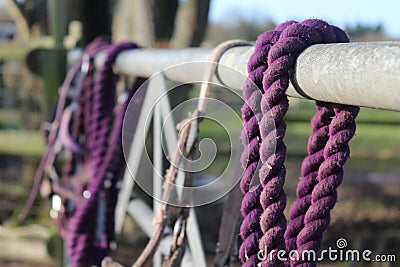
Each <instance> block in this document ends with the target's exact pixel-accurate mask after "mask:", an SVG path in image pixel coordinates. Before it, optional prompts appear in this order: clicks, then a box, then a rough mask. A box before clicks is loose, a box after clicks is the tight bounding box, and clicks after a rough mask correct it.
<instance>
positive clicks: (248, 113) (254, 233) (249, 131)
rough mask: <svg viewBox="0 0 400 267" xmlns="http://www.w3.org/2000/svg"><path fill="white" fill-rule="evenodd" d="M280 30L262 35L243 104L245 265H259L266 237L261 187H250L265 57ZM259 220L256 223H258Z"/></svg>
mask: <svg viewBox="0 0 400 267" xmlns="http://www.w3.org/2000/svg"><path fill="white" fill-rule="evenodd" d="M279 34H280V32H279V31H274V32H268V33H266V35H267V36H263V37H264V38H261V37H259V38H258V39H257V41H256V44H255V47H256V49H257V50H258V51H259V52H258V53H254V54H253V55H252V56H251V57H250V60H249V63H248V67H247V68H248V72H249V77H248V79H247V80H246V82H245V85H244V88H243V95H244V98H245V103H244V105H243V107H242V109H241V110H242V117H243V120H244V125H245V126H244V128H243V131H242V135H241V139H242V143H243V145H244V151H243V153H242V156H241V162H242V168H243V170H244V173H243V176H242V179H241V182H240V186H241V189H242V192H243V194H244V195H245V196H244V198H243V201H242V215H243V217H244V220H243V222H242V225H241V228H240V234H241V237H242V240H243V243H242V245H241V247H240V251H239V257H240V259H241V261H242V263H243V266H255V265H256V264H257V263H258V262H259V260H258V259H257V252H258V242H259V238H260V237H261V236H262V231H261V228H260V227H259V225H258V221H259V219H260V217H261V212H262V208H261V205H260V203H259V201H258V199H259V195H260V193H261V187H257V188H256V189H253V190H250V186H251V183H252V181H253V177H254V175H255V173H256V171H257V168H258V164H259V158H260V156H259V144H260V142H261V136H260V131H259V120H260V118H261V110H260V106H259V104H258V103H259V102H260V99H261V95H262V92H263V91H262V76H263V73H264V71H266V69H267V66H266V65H265V58H266V57H267V55H268V52H269V49H270V48H271V46H272V45H273V43H274V42H275V41H276V40H278V38H279ZM254 221H256V225H254V223H252V222H254Z"/></svg>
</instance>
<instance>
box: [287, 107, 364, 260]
mask: <svg viewBox="0 0 400 267" xmlns="http://www.w3.org/2000/svg"><path fill="white" fill-rule="evenodd" d="M333 107H334V112H335V116H334V117H333V118H332V122H331V123H330V125H329V140H328V142H327V144H326V146H325V148H324V162H322V163H321V166H320V168H319V170H318V176H317V180H318V183H317V184H316V185H315V187H314V189H313V190H312V194H311V205H310V207H309V208H308V210H307V212H306V214H305V217H304V228H303V229H302V230H301V231H300V233H299V235H298V237H297V246H298V251H299V252H300V253H301V252H302V251H304V250H313V251H315V252H317V251H319V249H320V248H321V243H322V235H323V232H324V231H325V230H326V229H327V227H328V225H329V223H330V211H331V209H332V208H333V207H334V206H335V204H336V201H337V188H338V186H339V185H340V184H341V183H342V181H343V166H344V164H345V163H346V161H347V160H348V158H349V156H350V147H349V141H350V140H351V138H352V137H353V136H354V135H355V131H356V124H355V118H356V117H357V114H358V112H359V108H358V107H354V106H346V105H338V104H334V105H333ZM300 265H301V266H309V267H311V266H316V262H315V261H310V262H305V259H300V261H299V262H295V263H294V264H293V266H300Z"/></svg>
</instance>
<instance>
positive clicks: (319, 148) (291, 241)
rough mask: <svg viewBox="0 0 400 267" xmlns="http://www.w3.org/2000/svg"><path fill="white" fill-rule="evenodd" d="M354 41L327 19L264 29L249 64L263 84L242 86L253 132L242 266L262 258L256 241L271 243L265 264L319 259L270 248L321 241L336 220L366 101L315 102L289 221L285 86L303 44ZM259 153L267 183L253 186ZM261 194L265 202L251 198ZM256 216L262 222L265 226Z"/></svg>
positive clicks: (248, 132) (245, 181) (264, 246)
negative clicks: (290, 256)
mask: <svg viewBox="0 0 400 267" xmlns="http://www.w3.org/2000/svg"><path fill="white" fill-rule="evenodd" d="M348 41H349V39H348V37H347V35H346V33H344V32H343V31H342V30H340V29H339V28H337V27H335V26H331V25H329V24H327V23H326V22H323V21H321V20H316V19H309V20H306V21H303V22H301V23H296V22H293V21H290V22H286V23H284V24H282V25H280V26H278V27H277V28H276V29H275V30H274V31H269V32H266V33H264V34H262V35H260V36H259V38H258V40H257V42H256V45H255V51H254V54H253V55H252V57H251V58H250V61H249V67H248V70H249V80H251V81H253V82H254V83H255V84H256V85H257V86H258V87H259V88H260V89H259V90H254V89H251V88H252V87H249V86H248V85H247V83H246V84H245V86H244V90H243V94H244V97H245V100H246V104H245V105H244V106H243V108H242V114H243V118H244V121H245V130H244V134H243V135H242V139H243V140H248V141H247V142H246V141H245V142H243V143H244V145H245V149H244V153H243V154H244V155H245V154H246V155H247V154H250V155H249V157H248V158H245V156H244V157H243V158H242V165H243V167H244V170H245V171H244V176H243V178H242V183H241V186H242V191H243V193H244V194H245V197H244V200H243V203H242V213H243V216H244V217H245V219H244V221H243V223H242V227H241V236H242V238H243V244H242V247H241V253H240V258H241V260H242V263H243V266H255V265H254V264H256V263H257V259H254V257H256V256H255V255H256V253H257V252H258V251H259V250H257V249H255V247H256V245H257V243H258V247H259V249H260V250H263V251H267V254H266V256H265V260H264V261H263V262H262V263H261V266H283V265H289V264H291V265H292V266H297V265H301V266H315V262H303V261H299V262H294V261H293V262H289V261H287V262H281V261H279V259H278V258H277V257H276V256H277V254H276V253H275V254H273V255H272V254H271V255H270V254H269V252H271V251H272V250H275V251H276V250H286V251H290V250H296V249H297V250H299V252H301V251H303V250H304V249H312V250H315V251H318V250H319V249H320V246H321V241H322V234H323V232H324V231H325V230H326V228H327V226H328V225H329V221H330V210H331V209H332V208H333V206H334V204H335V203H336V199H337V191H336V189H337V187H338V186H339V184H340V183H341V181H342V179H343V165H344V163H345V162H346V160H347V159H348V157H349V146H348V142H349V141H350V139H351V138H352V137H353V135H354V133H355V118H356V116H357V114H358V111H359V108H358V107H353V106H346V105H336V104H329V103H322V102H317V103H316V105H317V114H316V115H315V116H314V118H313V119H312V134H311V137H310V139H309V144H308V147H307V151H308V155H307V157H306V158H305V159H304V161H303V164H302V179H301V181H300V182H299V185H298V188H297V200H296V201H295V203H294V204H293V206H292V208H291V211H290V222H289V223H288V226H287V227H286V219H285V216H284V214H283V211H284V209H285V206H286V194H285V192H284V190H283V185H284V182H285V176H286V169H285V166H284V161H285V159H286V146H285V143H284V136H285V133H286V123H285V120H284V116H285V114H286V112H287V110H288V99H287V97H286V95H285V93H286V89H287V88H288V85H289V81H290V78H291V75H292V73H294V67H295V62H296V59H297V56H298V55H299V54H300V53H301V52H302V51H304V49H306V48H307V47H309V46H311V45H314V44H318V43H335V42H348ZM257 70H259V71H258V72H257ZM261 77H262V86H260V80H261ZM249 88H250V89H249ZM260 93H262V96H261V95H260ZM259 111H260V112H261V114H260V112H259ZM254 140H257V142H256V141H254ZM271 144H276V151H275V153H274V154H272V155H270V154H269V153H268V151H270V149H271ZM257 149H258V151H257ZM259 160H261V163H262V164H261V167H260V170H259V178H260V183H261V186H259V187H258V188H257V189H256V190H254V191H250V192H249V185H250V184H251V181H252V177H253V176H254V174H255V172H256V164H257V163H258V161H259ZM260 187H261V188H260ZM257 193H259V196H258V197H257V196H256V195H257ZM254 201H259V203H249V202H254ZM260 205H261V206H260ZM249 207H252V208H251V209H250V208H249ZM260 207H261V211H260ZM260 212H261V214H260ZM255 221H257V222H259V227H258V225H257V224H255V223H254V222H255ZM254 225H257V226H254ZM249 228H252V229H249ZM260 230H261V232H260ZM285 231H286V232H285ZM260 234H261V235H260ZM250 252H251V253H250ZM249 253H250V254H249Z"/></svg>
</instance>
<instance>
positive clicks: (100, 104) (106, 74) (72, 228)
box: [22, 38, 144, 267]
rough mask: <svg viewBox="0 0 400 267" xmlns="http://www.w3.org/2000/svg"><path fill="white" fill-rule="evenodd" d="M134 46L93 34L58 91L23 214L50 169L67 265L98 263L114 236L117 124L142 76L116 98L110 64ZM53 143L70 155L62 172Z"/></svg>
mask: <svg viewBox="0 0 400 267" xmlns="http://www.w3.org/2000/svg"><path fill="white" fill-rule="evenodd" d="M135 48H138V46H137V45H136V44H134V43H129V42H123V43H119V44H116V45H111V44H110V42H109V41H108V40H107V39H105V38H97V39H96V40H95V41H93V43H91V44H90V45H89V46H88V47H87V49H86V51H85V53H84V56H83V59H82V60H81V61H79V62H78V63H77V64H76V65H75V66H74V67H73V68H72V69H71V72H70V73H69V74H68V76H67V79H66V81H65V83H64V85H63V87H62V90H61V93H60V98H59V102H58V105H57V112H56V116H55V120H54V122H53V125H55V127H53V129H52V132H51V134H50V136H52V138H51V140H49V143H48V147H47V149H46V153H45V155H44V156H43V159H42V161H41V164H40V165H39V168H38V170H37V174H36V182H35V186H34V188H33V190H32V194H31V196H30V199H29V201H28V203H27V208H26V209H25V213H24V214H22V215H23V216H26V212H28V211H29V208H30V206H31V205H32V203H33V200H34V199H35V196H36V194H37V191H38V189H37V187H39V186H40V181H41V177H42V176H43V173H44V172H45V171H47V172H48V173H49V170H52V171H51V174H50V176H53V179H52V180H51V184H52V191H53V194H55V195H58V196H59V197H60V198H61V203H62V208H61V209H60V210H59V211H58V214H57V216H54V220H55V222H56V223H57V225H58V228H59V232H60V234H61V236H62V237H63V238H64V239H65V240H66V241H67V245H68V252H69V258H70V264H71V266H74V267H79V266H82V267H83V266H85V267H86V266H92V265H96V266H100V264H101V260H102V259H103V258H104V257H105V256H107V254H108V252H109V250H110V244H111V242H112V241H113V240H114V238H115V236H114V235H115V233H114V210H115V205H116V201H117V193H118V188H117V184H118V181H119V179H120V178H121V176H122V172H123V170H124V169H125V168H124V160H123V154H122V140H121V138H122V123H123V118H124V115H125V112H126V109H127V106H128V103H129V101H130V99H131V98H132V96H133V94H134V93H135V92H136V90H137V89H138V88H139V87H140V85H141V84H142V83H143V82H144V79H142V78H138V79H136V81H135V82H134V84H133V87H132V88H131V89H129V90H126V91H125V92H124V101H123V102H122V103H118V101H117V98H118V96H117V88H116V83H117V80H118V77H119V76H118V75H116V74H114V72H113V69H112V67H113V63H114V61H115V59H116V57H117V55H118V54H119V53H120V52H121V51H123V50H126V49H135ZM101 51H106V58H105V62H104V64H103V65H102V67H101V69H100V70H99V71H98V72H96V71H95V67H94V58H95V56H96V55H97V54H98V53H99V52H101ZM79 70H81V72H79ZM79 73H80V74H81V75H80V76H81V77H80V79H78V80H79V85H80V86H78V88H77V89H75V91H74V97H73V100H72V103H71V104H70V105H69V106H68V107H67V108H65V109H64V105H65V103H66V102H67V100H66V98H67V95H68V89H69V87H70V85H71V83H72V82H73V80H74V78H75V77H76V76H77V75H78V74H79ZM57 143H61V144H62V146H63V149H64V151H66V152H67V155H69V156H67V158H66V159H65V162H64V166H63V168H62V175H61V177H58V175H57V172H56V170H55V169H56V168H55V167H54V166H53V163H54V162H55V161H56V159H57V158H58V159H60V158H62V155H63V153H58V152H56V144H57ZM54 176H56V178H54Z"/></svg>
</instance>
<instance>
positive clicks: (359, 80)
mask: <svg viewBox="0 0 400 267" xmlns="http://www.w3.org/2000/svg"><path fill="white" fill-rule="evenodd" d="M211 52H212V49H206V48H187V49H179V50H178V49H140V50H132V51H126V52H123V53H121V54H120V55H119V56H118V58H117V60H116V65H115V69H116V71H117V72H119V73H123V74H127V75H133V76H144V77H150V76H152V75H153V74H155V73H157V72H159V71H161V70H163V71H164V75H165V77H166V78H167V79H169V80H172V81H176V82H183V83H188V82H195V81H201V80H202V76H203V71H204V68H205V66H206V64H184V65H182V64H183V63H194V62H206V61H208V60H207V59H208V57H209V55H210V54H211ZM252 52H253V48H252V47H250V46H249V47H236V48H232V49H229V50H228V51H226V52H225V53H224V55H223V56H222V57H221V60H220V61H219V62H218V63H219V64H222V65H225V66H227V67H228V68H225V67H221V66H219V67H218V68H217V73H216V75H215V77H214V78H215V81H217V82H219V83H221V84H223V85H226V86H227V87H229V88H233V89H241V88H242V86H243V83H244V81H245V77H246V76H247V70H246V67H247V62H248V59H249V57H250V55H251V54H252ZM103 61H104V54H102V55H100V56H99V57H98V58H96V65H98V66H100V65H101V64H102V62H103ZM171 66H177V67H175V68H170V67H171ZM232 69H234V70H237V71H238V72H240V73H241V74H243V75H232ZM398 85H399V86H398ZM287 95H289V96H293V97H299V98H309V99H315V100H320V101H326V102H335V103H341V104H351V105H358V106H365V107H372V108H380V109H388V110H396V111H400V42H370V43H346V44H321V45H313V46H311V47H309V48H307V49H306V50H305V51H304V52H303V53H301V55H300V56H299V57H298V60H297V62H296V71H295V74H294V79H293V81H292V84H291V86H290V87H289V89H288V91H287Z"/></svg>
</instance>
